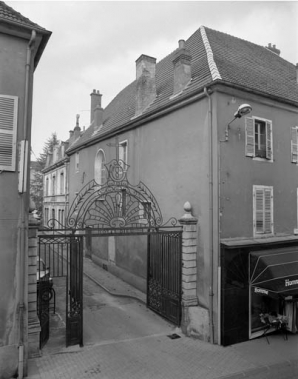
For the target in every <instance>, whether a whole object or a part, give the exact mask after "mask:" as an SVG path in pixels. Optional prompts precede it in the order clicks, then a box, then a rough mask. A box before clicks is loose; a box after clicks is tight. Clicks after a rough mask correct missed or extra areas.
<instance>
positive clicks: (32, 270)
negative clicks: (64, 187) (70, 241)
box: [28, 217, 41, 358]
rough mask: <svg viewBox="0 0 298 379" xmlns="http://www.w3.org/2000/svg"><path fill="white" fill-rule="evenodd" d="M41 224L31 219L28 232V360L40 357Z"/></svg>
mask: <svg viewBox="0 0 298 379" xmlns="http://www.w3.org/2000/svg"><path fill="white" fill-rule="evenodd" d="M39 224H40V222H39V221H37V220H34V219H33V218H30V217H29V231H28V358H34V357H39V356H40V349H39V337H40V331H41V328H40V322H39V319H38V316H37V286H36V272H37V240H38V237H37V229H38V227H39Z"/></svg>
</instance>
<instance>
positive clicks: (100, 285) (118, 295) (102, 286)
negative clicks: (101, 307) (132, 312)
mask: <svg viewBox="0 0 298 379" xmlns="http://www.w3.org/2000/svg"><path fill="white" fill-rule="evenodd" d="M83 274H84V275H85V276H87V278H89V279H90V280H92V281H93V282H94V283H95V284H97V285H98V286H99V287H101V288H102V289H103V290H105V291H106V292H107V293H109V294H110V295H112V296H115V297H124V298H127V299H133V300H137V301H139V302H140V303H142V304H144V305H147V303H146V301H144V300H142V299H140V298H139V297H137V296H133V295H125V294H121V293H116V292H112V291H110V290H109V289H108V288H106V287H105V286H104V285H102V284H101V283H100V282H98V281H97V280H96V279H94V278H93V277H92V276H91V275H90V274H87V273H86V272H85V271H84V272H83Z"/></svg>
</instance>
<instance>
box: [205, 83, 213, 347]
mask: <svg viewBox="0 0 298 379" xmlns="http://www.w3.org/2000/svg"><path fill="white" fill-rule="evenodd" d="M204 93H205V95H206V96H207V97H208V131H209V249H210V264H209V278H210V283H209V332H210V342H211V343H212V344H214V321H213V297H214V292H213V260H214V259H213V255H214V246H213V123H212V100H211V96H210V95H209V93H208V89H207V88H206V87H205V88H204Z"/></svg>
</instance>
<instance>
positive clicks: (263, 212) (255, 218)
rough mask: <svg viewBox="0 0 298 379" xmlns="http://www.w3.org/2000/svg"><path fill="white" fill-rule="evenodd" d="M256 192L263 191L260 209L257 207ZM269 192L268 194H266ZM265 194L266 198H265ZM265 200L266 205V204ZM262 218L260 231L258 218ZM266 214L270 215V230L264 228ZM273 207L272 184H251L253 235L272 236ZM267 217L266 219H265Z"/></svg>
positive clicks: (266, 221)
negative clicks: (268, 208)
mask: <svg viewBox="0 0 298 379" xmlns="http://www.w3.org/2000/svg"><path fill="white" fill-rule="evenodd" d="M258 192H259V194H260V193H261V192H263V195H262V199H261V201H262V209H258V199H257V197H258ZM268 193H269V195H268ZM266 195H267V198H266ZM268 201H270V210H269V211H268V210H267V211H266V206H268ZM266 202H267V205H266ZM260 214H261V216H262V217H261V218H262V229H263V230H262V231H260V230H258V225H257V223H258V221H259V220H258V219H259V218H260ZM268 214H269V216H270V221H269V223H270V231H268V229H267V230H266V223H267V226H268ZM273 216H274V208H273V186H263V185H253V234H254V237H263V236H272V235H274V217H273ZM266 218H267V220H266Z"/></svg>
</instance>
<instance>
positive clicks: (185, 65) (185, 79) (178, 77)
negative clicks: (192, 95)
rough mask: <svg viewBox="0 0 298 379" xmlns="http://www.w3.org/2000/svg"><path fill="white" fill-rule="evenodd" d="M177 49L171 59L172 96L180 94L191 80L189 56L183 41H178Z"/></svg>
mask: <svg viewBox="0 0 298 379" xmlns="http://www.w3.org/2000/svg"><path fill="white" fill-rule="evenodd" d="M178 43H179V48H178V50H177V51H176V53H175V55H174V59H173V65H174V89H173V95H176V94H178V93H179V92H181V91H182V90H183V89H184V88H185V87H186V86H187V84H188V83H189V82H190V80H191V55H190V51H189V50H187V49H186V48H185V41H184V40H180V41H179V42H178Z"/></svg>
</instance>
